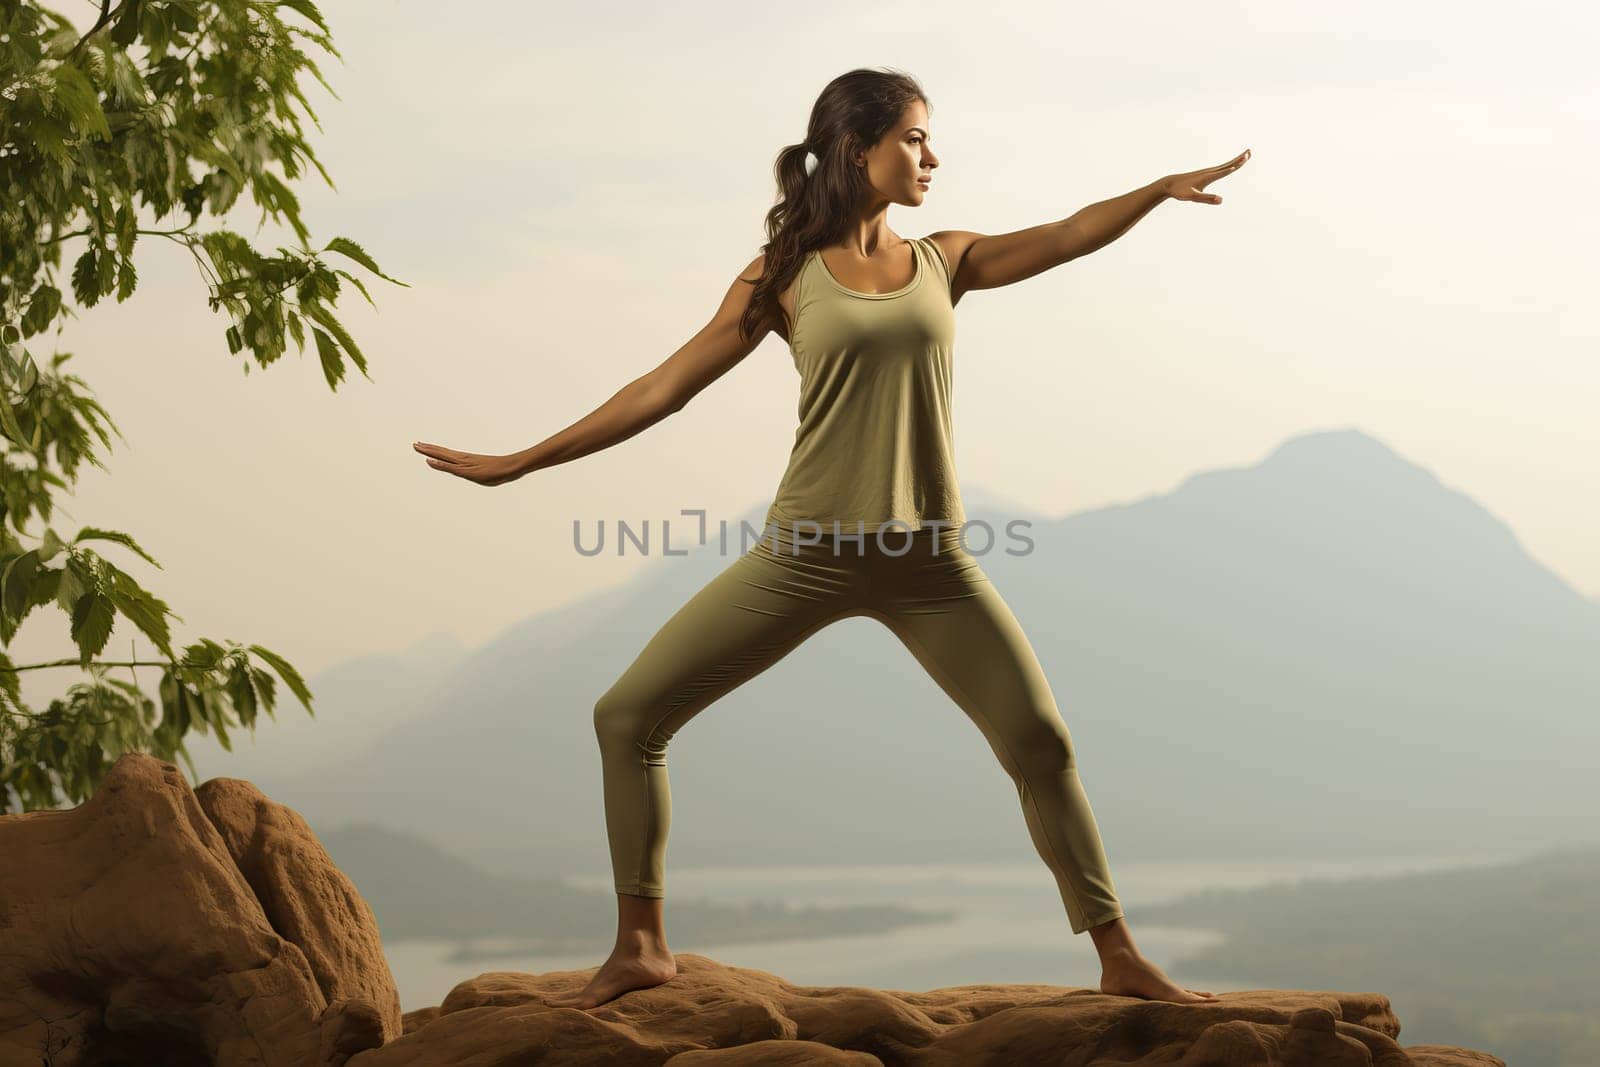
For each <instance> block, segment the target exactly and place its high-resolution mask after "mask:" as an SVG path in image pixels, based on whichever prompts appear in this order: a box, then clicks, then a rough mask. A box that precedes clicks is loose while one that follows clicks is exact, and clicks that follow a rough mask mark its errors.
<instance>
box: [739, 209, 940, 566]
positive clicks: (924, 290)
mask: <svg viewBox="0 0 1600 1067" xmlns="http://www.w3.org/2000/svg"><path fill="white" fill-rule="evenodd" d="M911 248H912V255H913V257H914V259H915V263H916V274H915V276H914V277H913V278H912V279H911V281H910V283H908V284H907V285H906V286H905V287H903V288H901V289H897V290H895V291H894V292H892V293H862V292H857V291H856V290H853V289H847V288H845V287H844V286H843V285H841V284H840V283H839V282H838V281H837V280H836V279H835V278H834V277H833V275H832V274H831V273H829V271H828V267H827V264H825V263H824V262H823V261H822V253H821V251H820V250H813V251H811V252H810V253H808V254H807V255H806V257H805V261H804V262H803V263H802V264H801V267H800V273H799V280H798V282H797V284H796V289H795V310H794V323H793V324H792V327H791V330H790V335H789V350H790V352H791V353H792V354H793V356H794V365H795V369H796V370H797V371H798V372H799V374H800V408H799V415H800V425H799V428H798V429H797V430H796V431H795V440H794V448H793V449H792V450H791V452H790V454H789V465H788V469H787V470H785V471H784V474H783V478H782V480H781V481H780V482H779V485H778V491H777V493H776V495H775V496H774V498H773V501H772V506H771V508H770V510H769V511H768V513H767V522H768V523H769V524H772V525H774V526H776V527H777V528H778V529H780V530H793V528H794V526H793V524H794V522H795V521H797V520H809V521H811V522H815V523H818V524H819V525H820V527H821V532H822V533H823V534H828V535H831V534H832V532H833V524H834V521H835V520H837V521H838V524H839V533H840V534H841V535H843V534H854V533H857V532H866V533H873V532H875V531H877V530H878V529H879V528H880V527H882V526H884V525H886V524H887V523H890V522H893V521H898V522H900V523H903V524H904V526H905V528H909V529H912V530H920V529H922V528H923V526H924V524H925V523H927V522H928V521H929V520H937V521H939V522H941V523H944V524H946V525H947V526H949V527H958V526H960V525H961V524H962V523H964V522H966V513H965V511H964V510H963V508H962V504H961V492H960V488H959V485H958V483H957V481H956V467H955V435H954V432H953V429H952V426H951V400H950V390H951V357H952V353H953V348H954V343H955V309H954V307H953V306H952V305H951V302H950V269H949V265H948V264H947V263H946V262H945V259H944V252H943V251H942V250H941V249H940V248H939V246H938V244H936V243H935V242H933V241H931V240H929V239H928V238H926V237H922V238H917V239H913V240H912V241H911ZM858 523H859V524H860V525H859V526H858V525H857V524H858ZM812 529H813V528H811V527H807V528H806V531H805V532H811V530H812Z"/></svg>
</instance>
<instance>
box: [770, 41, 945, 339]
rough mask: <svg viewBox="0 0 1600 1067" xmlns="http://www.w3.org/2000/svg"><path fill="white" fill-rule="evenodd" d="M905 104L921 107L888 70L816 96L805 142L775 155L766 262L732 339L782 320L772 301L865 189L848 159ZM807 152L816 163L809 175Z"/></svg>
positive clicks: (916, 95)
mask: <svg viewBox="0 0 1600 1067" xmlns="http://www.w3.org/2000/svg"><path fill="white" fill-rule="evenodd" d="M913 100H921V101H922V102H923V105H924V106H927V104H928V97H927V94H925V93H924V92H923V91H922V86H921V85H919V84H917V80H916V79H915V78H913V77H912V76H911V75H910V74H907V73H905V72H904V71H900V70H894V69H892V68H889V67H880V68H877V69H869V68H858V69H856V70H852V71H850V72H848V73H846V74H841V75H839V76H838V77H837V78H835V79H833V80H832V81H831V82H829V83H828V84H827V85H826V86H824V87H823V90H822V92H821V93H819V94H818V95H817V102H816V103H815V104H813V105H811V119H810V121H809V122H807V123H806V136H805V139H804V140H802V141H801V142H799V143H798V144H792V145H789V146H788V147H787V148H785V149H783V151H781V152H779V153H778V159H777V162H776V163H774V164H773V168H772V169H773V174H774V176H775V177H776V178H777V179H778V193H779V199H778V202H777V203H776V204H774V205H773V207H772V210H770V211H768V212H767V221H766V231H767V243H766V244H764V245H762V246H761V251H762V253H763V254H764V255H765V256H766V257H767V258H766V262H765V263H764V264H763V265H762V271H761V277H760V278H758V279H757V280H756V281H755V282H754V283H753V284H754V285H755V290H754V292H752V293H751V294H750V306H749V307H748V308H746V309H745V312H744V315H743V316H742V317H741V318H740V320H739V338H740V340H742V341H748V340H749V339H750V338H751V337H754V336H755V334H756V331H757V329H758V328H759V327H760V326H761V324H762V323H763V322H769V321H770V322H782V321H783V311H782V309H781V308H780V307H779V306H778V294H779V293H781V292H783V290H784V288H785V287H786V286H788V284H789V282H790V281H791V280H793V278H794V275H795V272H796V271H798V270H799V269H800V265H801V263H802V262H804V257H805V255H806V253H808V252H810V251H811V250H812V249H814V248H821V247H823V246H824V245H827V244H829V243H830V242H832V241H833V240H835V239H836V238H837V237H838V236H839V234H840V232H841V231H842V230H843V229H844V226H845V224H846V223H847V222H848V221H849V220H850V216H851V213H852V212H853V211H854V210H855V208H856V206H857V204H858V203H859V202H860V200H861V194H862V192H863V191H864V190H865V189H866V187H867V183H866V174H865V172H864V171H863V170H862V169H861V168H860V167H856V166H854V165H853V164H852V163H851V162H850V157H851V156H852V155H853V154H854V153H855V152H856V151H857V150H859V149H863V148H871V147H872V146H873V145H875V144H877V143H878V142H879V141H880V140H882V139H883V136H884V134H886V133H888V132H889V131H890V130H891V129H893V128H894V126H895V124H896V123H897V122H899V121H900V116H901V115H903V114H904V113H905V110H906V108H908V107H910V106H911V102H912V101H913ZM808 151H809V152H813V153H815V154H816V157H817V166H816V170H815V171H814V172H813V173H812V174H811V175H810V176H807V175H806V163H805V161H806V153H807V152H808Z"/></svg>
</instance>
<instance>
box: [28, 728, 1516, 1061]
mask: <svg viewBox="0 0 1600 1067" xmlns="http://www.w3.org/2000/svg"><path fill="white" fill-rule="evenodd" d="M677 958H678V975H677V977H675V978H673V979H672V980H671V981H670V982H667V983H665V984H663V985H660V986H656V987H654V988H651V989H642V990H635V991H633V992H631V993H628V994H625V995H624V996H622V997H619V998H617V999H616V1000H614V1001H612V1002H611V1003H609V1004H604V1005H601V1006H600V1007H597V1008H592V1009H590V1010H588V1011H581V1010H578V1009H575V1008H558V1007H551V1006H549V1004H548V1001H549V999H550V998H551V997H552V996H553V995H555V994H558V993H563V992H567V991H571V990H575V989H578V988H581V987H582V986H583V984H584V983H585V982H586V981H587V980H588V977H589V976H590V975H591V974H592V973H593V971H592V969H590V970H586V971H552V972H547V973H544V974H538V975H532V974H521V973H515V972H504V971H492V972H489V973H486V974H482V975H480V976H478V977H477V978H474V979H472V980H470V981H466V982H462V983H461V984H459V985H457V986H456V987H455V988H454V989H453V990H451V992H450V994H449V995H448V996H447V997H446V998H445V1000H444V1003H442V1004H440V1005H439V1006H438V1007H430V1008H424V1009H419V1010H416V1011H411V1012H407V1013H405V1014H404V1015H402V1014H401V1012H400V1005H399V997H398V995H397V994H396V992H395V985H394V981H393V978H392V976H391V975H390V973H389V969H388V965H387V963H386V961H385V959H384V956H383V952H382V949H381V944H380V942H379V937H378V926H377V923H376V921H375V919H374V917H373V914H372V912H371V909H370V908H368V906H367V905H366V903H365V902H364V901H363V900H362V899H361V896H360V895H359V893H357V891H356V888H355V886H354V885H352V884H351V883H350V881H349V879H347V878H345V876H344V875H343V874H341V873H340V872H339V870H338V869H337V868H336V867H334V865H333V863H332V861H331V860H330V859H329V857H328V855H327V853H326V852H325V851H324V850H323V848H322V846H321V844H320V843H319V842H318V841H317V839H316V836H315V835H314V834H313V833H312V832H311V829H310V827H309V826H307V825H306V823H305V821H304V820H303V819H302V818H301V817H300V816H299V815H298V814H297V813H295V812H294V811H293V810H291V809H289V808H286V807H284V806H283V805H281V804H277V803H275V802H273V801H272V800H271V799H269V798H268V797H266V796H264V795H263V794H262V793H261V792H260V791H259V790H257V789H256V788H255V787H254V786H252V785H251V784H250V783H249V782H245V781H241V780H238V779H229V778H218V779H212V780H211V781H208V782H206V783H204V784H203V785H201V786H200V787H199V788H198V789H194V790H191V789H190V788H189V787H188V784H187V783H186V782H185V781H184V779H183V776H182V775H181V774H180V773H179V771H178V768H177V767H175V766H174V765H172V764H170V763H165V762H162V761H160V760H156V759H153V758H151V757H149V756H146V755H142V754H138V753H130V754H128V755H125V756H123V757H122V758H121V759H119V760H118V761H117V763H116V765H115V766H114V767H113V768H112V769H111V771H110V772H109V774H108V775H107V777H106V779H105V782H104V783H103V785H102V787H101V789H100V790H99V792H97V793H96V794H95V795H94V797H92V798H91V799H90V800H88V801H86V802H85V803H83V804H81V805H79V806H78V807H76V808H73V809H71V810H68V811H40V812H27V813H24V814H21V815H12V816H5V817H0V1067H40V1065H41V1064H48V1065H49V1067H101V1065H109V1064H118V1063H139V1064H152V1065H161V1067H191V1065H202V1064H207V1065H209V1064H219V1065H224V1067H232V1065H236V1064H237V1065H263V1067H266V1065H278V1064H283V1065H293V1067H308V1065H315V1067H340V1065H343V1064H346V1063H348V1064H349V1065H350V1067H435V1065H438V1067H444V1065H455V1064H469V1063H470V1064H473V1065H474V1067H495V1065H506V1067H510V1065H512V1064H516V1065H522V1064H534V1063H550V1064H561V1065H568V1064H572V1065H581V1064H607V1065H628V1064H639V1065H644V1064H650V1065H657V1064H671V1065H673V1067H698V1065H708V1067H731V1065H741V1064H796V1065H799V1064H823V1065H827V1064H840V1065H846V1064H849V1065H858V1064H859V1065H866V1064H908V1065H911V1064H914V1065H918V1067H945V1065H949V1067H958V1065H959V1067H969V1065H982V1064H995V1065H997V1067H998V1065H1006V1067H1010V1065H1014V1064H1035V1063H1038V1064H1043V1063H1049V1064H1059V1065H1069V1064H1084V1065H1088V1064H1100V1063H1119V1064H1127V1063H1161V1064H1168V1065H1171V1067H1226V1065H1231V1064H1240V1065H1243V1064H1250V1065H1271V1064H1284V1065H1296V1067H1343V1065H1347V1064H1348V1065H1352V1067H1354V1065H1367V1064H1371V1065H1376V1067H1410V1065H1417V1067H1466V1065H1474V1067H1487V1065H1491V1064H1492V1065H1498V1067H1504V1063H1503V1062H1502V1061H1501V1060H1500V1059H1498V1058H1496V1057H1494V1056H1490V1055H1488V1054H1486V1053H1481V1052H1473V1051H1470V1050H1466V1049H1457V1048H1447V1047H1444V1046H1436V1045H1411V1046H1407V1047H1402V1046H1401V1045H1399V1044H1398V1041H1397V1039H1398V1037H1399V1034H1400V1023H1399V1020H1397V1019H1396V1018H1395V1016H1394V1014H1393V1012H1392V1011H1391V1010H1390V1006H1389V1002H1388V999H1387V998H1386V997H1384V996H1383V995H1382V994H1379V993H1338V992H1305V991H1297V990H1249V991H1242V992H1229V993H1222V994H1219V996H1218V997H1217V998H1216V1000H1214V1001H1212V1002H1209V1003H1205V1004H1167V1003H1162V1002H1154V1001H1145V1000H1139V999H1136V998H1131V997H1113V996H1107V995H1105V994H1103V993H1100V992H1099V991H1098V990H1094V989H1080V988H1073V987H1066V986H1052V985H1014V984H1012V985H966V986H953V987H949V988H944V989H934V990H928V991H926V992H909V991H903V990H880V989H864V988H858V987H853V986H831V987H816V986H796V985H791V984H790V983H788V982H785V981H784V980H783V979H781V978H779V977H778V976H776V975H773V974H769V973H767V972H765V971H758V970H751V969H747V968H742V967H731V966H727V965H725V964H722V963H719V962H717V961H716V960H713V959H710V958H709V957H706V956H702V955H699V954H696V953H692V952H686V953H679V954H678V957H677ZM597 962H598V961H597Z"/></svg>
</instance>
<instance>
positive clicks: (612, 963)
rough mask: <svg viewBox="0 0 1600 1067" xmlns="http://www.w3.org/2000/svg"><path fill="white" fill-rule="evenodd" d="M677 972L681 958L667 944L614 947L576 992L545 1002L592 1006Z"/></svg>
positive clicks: (560, 1004) (583, 1006) (555, 1004)
mask: <svg viewBox="0 0 1600 1067" xmlns="http://www.w3.org/2000/svg"><path fill="white" fill-rule="evenodd" d="M677 973H678V962H677V960H675V959H673V957H672V953H671V951H669V950H668V949H667V948H666V947H665V946H658V945H647V946H643V947H640V948H630V949H627V950H624V949H622V948H621V947H618V948H614V949H612V950H611V955H610V957H609V958H608V959H607V960H606V961H605V962H604V963H602V964H601V965H600V969H599V970H598V971H596V972H595V976H594V977H593V978H591V979H589V984H588V985H586V986H584V987H583V989H581V990H580V991H578V992H577V993H561V994H558V995H557V996H554V997H551V998H550V999H549V1000H547V1001H546V1002H545V1003H547V1004H549V1005H551V1006H552V1007H557V1008H592V1007H594V1006H595V1005H597V1004H604V1003H605V1002H606V1001H608V1000H611V999H612V998H614V997H618V996H621V995H622V994H623V993H626V992H628V991H629V990H631V989H648V988H650V987H651V986H658V985H660V984H661V983H662V982H665V981H667V980H668V979H670V978H672V977H673V976H674V975H676V974H677Z"/></svg>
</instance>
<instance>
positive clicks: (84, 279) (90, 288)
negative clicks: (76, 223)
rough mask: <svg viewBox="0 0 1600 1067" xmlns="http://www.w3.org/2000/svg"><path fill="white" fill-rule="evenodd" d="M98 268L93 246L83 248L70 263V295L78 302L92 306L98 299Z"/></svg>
mask: <svg viewBox="0 0 1600 1067" xmlns="http://www.w3.org/2000/svg"><path fill="white" fill-rule="evenodd" d="M99 278H100V269H99V262H98V260H96V258H95V250H94V246H93V245H91V246H89V247H88V248H86V249H84V250H83V255H81V256H79V257H78V261H77V262H76V263H74V264H73V265H72V295H73V296H75V297H77V298H78V303H80V304H82V305H83V306H84V307H86V308H92V307H94V306H95V304H96V303H97V302H99V300H100V282H99Z"/></svg>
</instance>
